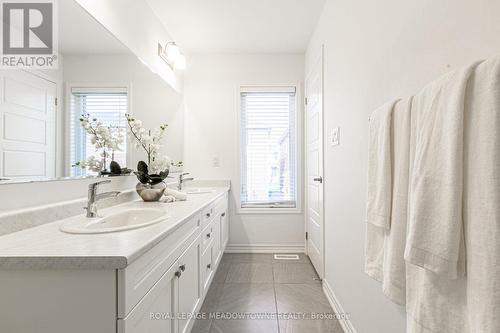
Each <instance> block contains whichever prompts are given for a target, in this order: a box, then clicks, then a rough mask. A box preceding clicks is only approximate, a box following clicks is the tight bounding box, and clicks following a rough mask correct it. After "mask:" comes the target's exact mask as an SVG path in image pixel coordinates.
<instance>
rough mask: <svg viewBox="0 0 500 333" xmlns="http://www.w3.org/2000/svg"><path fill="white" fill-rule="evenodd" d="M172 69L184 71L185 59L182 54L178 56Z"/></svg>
mask: <svg viewBox="0 0 500 333" xmlns="http://www.w3.org/2000/svg"><path fill="white" fill-rule="evenodd" d="M174 68H175V69H180V70H183V69H186V57H185V56H183V55H182V54H179V56H178V57H177V60H176V61H175V63H174Z"/></svg>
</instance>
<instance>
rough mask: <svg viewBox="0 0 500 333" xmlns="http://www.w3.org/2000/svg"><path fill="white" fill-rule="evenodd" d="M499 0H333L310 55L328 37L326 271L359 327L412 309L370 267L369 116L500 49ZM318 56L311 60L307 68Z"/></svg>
mask: <svg viewBox="0 0 500 333" xmlns="http://www.w3.org/2000/svg"><path fill="white" fill-rule="evenodd" d="M499 12H500V2H499V1H496V0H477V1H465V0H460V1H456V0H443V1H432V0H422V1H398V0H380V1H361V0H329V1H327V2H326V5H325V8H324V11H323V14H322V16H321V19H320V22H319V23H318V25H317V27H316V31H315V33H314V35H313V37H312V40H311V42H310V45H309V48H308V52H307V57H306V59H311V58H312V56H313V54H314V53H316V52H317V50H318V49H319V48H320V45H321V44H322V43H324V44H325V83H324V90H325V94H324V105H325V109H324V126H325V142H327V141H328V140H327V139H328V138H327V136H328V134H329V133H330V130H331V129H332V128H333V127H337V126H340V127H341V138H340V142H341V143H340V146H337V147H332V146H329V145H326V146H325V161H324V164H325V165H324V170H325V174H324V178H325V191H324V194H325V222H326V230H325V232H326V236H325V239H326V240H327V241H326V280H327V281H328V283H329V284H330V285H331V286H332V288H333V291H334V293H335V294H336V296H337V298H338V299H339V301H340V303H341V304H342V305H343V307H344V310H345V311H346V312H349V313H350V314H351V320H352V323H353V325H354V327H355V328H356V329H357V331H358V332H369V333H372V332H386V333H390V332H404V331H405V315H404V311H403V309H402V308H399V307H397V306H395V305H393V304H392V303H390V302H389V301H388V300H386V299H385V298H384V297H383V296H382V292H381V287H380V284H379V283H377V282H375V281H372V280H371V279H370V278H369V277H368V276H366V275H365V274H364V273H363V258H364V257H363V252H364V235H365V226H364V223H365V222H364V221H365V193H366V184H365V183H366V173H367V162H366V161H367V125H368V115H369V114H370V112H371V111H372V110H373V109H375V108H376V107H377V106H379V105H381V104H382V103H384V102H385V101H387V100H389V99H391V98H394V97H400V96H406V95H408V94H412V93H416V92H418V91H419V89H421V88H423V86H424V85H425V84H426V83H427V82H430V81H432V80H433V79H434V78H436V77H437V76H439V75H441V74H443V73H445V72H447V71H448V70H450V69H453V68H456V67H458V66H462V65H465V64H467V63H469V62H471V61H474V60H476V59H479V58H486V57H489V56H492V55H495V54H498V53H500V43H499V36H500V20H498V13H499ZM309 63H310V61H309V60H306V68H307V67H308V65H309Z"/></svg>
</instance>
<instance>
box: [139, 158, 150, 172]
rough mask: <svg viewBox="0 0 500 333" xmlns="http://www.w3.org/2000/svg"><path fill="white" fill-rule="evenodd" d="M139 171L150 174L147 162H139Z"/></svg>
mask: <svg viewBox="0 0 500 333" xmlns="http://www.w3.org/2000/svg"><path fill="white" fill-rule="evenodd" d="M137 171H139V172H142V173H145V174H146V175H147V174H149V169H148V165H147V164H146V162H144V161H139V163H137Z"/></svg>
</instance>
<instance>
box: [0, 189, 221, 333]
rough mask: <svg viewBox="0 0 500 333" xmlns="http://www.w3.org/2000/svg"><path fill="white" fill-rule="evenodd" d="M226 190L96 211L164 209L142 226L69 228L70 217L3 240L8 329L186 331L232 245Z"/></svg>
mask: <svg viewBox="0 0 500 333" xmlns="http://www.w3.org/2000/svg"><path fill="white" fill-rule="evenodd" d="M228 190H229V188H227V187H216V188H213V189H211V190H210V191H206V192H202V193H199V194H192V195H189V197H188V200H187V201H182V202H175V203H168V204H167V203H161V202H158V203H144V202H142V201H131V202H126V203H123V204H120V205H117V206H113V207H110V208H106V209H102V210H101V211H100V213H101V214H102V215H103V216H106V215H109V214H113V213H114V212H118V211H120V210H121V211H123V210H127V209H135V210H137V211H140V209H142V208H144V207H147V208H148V209H151V208H153V209H159V210H164V211H165V213H166V215H165V220H164V221H161V222H158V223H156V224H153V225H148V226H146V227H143V228H138V229H133V230H127V231H120V232H111V233H100V234H71V233H65V232H62V231H61V230H60V228H61V226H62V225H64V224H65V223H68V219H65V220H61V221H55V222H53V223H48V224H44V225H41V226H38V227H35V228H31V229H26V230H23V231H20V232H16V233H12V234H9V235H6V236H2V241H1V242H0V295H1V297H0V322H1V324H2V331H4V332H23V333H29V332H33V333H34V332H37V333H44V332H45V333H67V332H72V333H84V332H85V333H88V332H99V333H107V332H109V333H115V332H119V333H145V332H150V333H156V332H158V333H160V332H161V333H167V332H172V333H173V332H175V333H185V332H190V331H191V328H192V326H193V323H194V320H195V318H194V317H193V315H194V314H196V312H197V311H198V310H199V308H200V307H201V304H202V303H203V299H204V297H205V294H206V292H207V290H208V288H209V286H210V284H211V282H212V279H213V277H214V274H215V272H216V270H217V268H218V265H219V263H220V260H221V258H222V254H223V251H224V248H225V246H226V244H227V241H228ZM82 215H83V213H82Z"/></svg>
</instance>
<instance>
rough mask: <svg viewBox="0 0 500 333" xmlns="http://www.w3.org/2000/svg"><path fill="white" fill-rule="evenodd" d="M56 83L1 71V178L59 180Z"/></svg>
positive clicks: (18, 73) (13, 71) (9, 71)
mask: <svg viewBox="0 0 500 333" xmlns="http://www.w3.org/2000/svg"><path fill="white" fill-rule="evenodd" d="M56 91H57V89H56V84H55V83H54V82H51V81H48V80H45V79H42V78H40V77H38V76H36V75H34V74H31V73H28V72H25V71H21V70H2V71H0V178H9V179H12V178H17V179H22V178H38V177H39V178H46V177H55V162H56V161H55V150H56V142H55V139H56V121H55V119H56V105H55V104H56V103H55V101H56Z"/></svg>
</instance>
